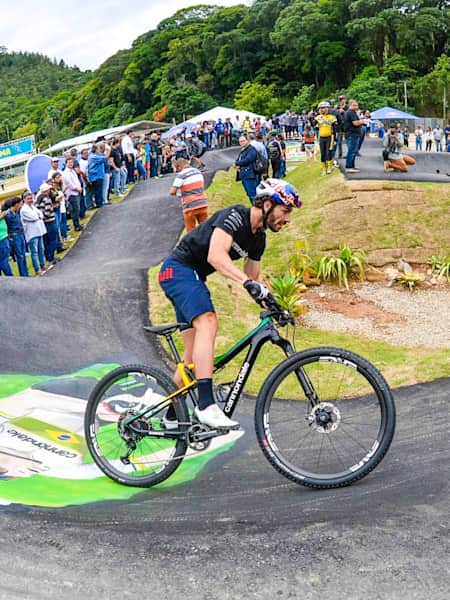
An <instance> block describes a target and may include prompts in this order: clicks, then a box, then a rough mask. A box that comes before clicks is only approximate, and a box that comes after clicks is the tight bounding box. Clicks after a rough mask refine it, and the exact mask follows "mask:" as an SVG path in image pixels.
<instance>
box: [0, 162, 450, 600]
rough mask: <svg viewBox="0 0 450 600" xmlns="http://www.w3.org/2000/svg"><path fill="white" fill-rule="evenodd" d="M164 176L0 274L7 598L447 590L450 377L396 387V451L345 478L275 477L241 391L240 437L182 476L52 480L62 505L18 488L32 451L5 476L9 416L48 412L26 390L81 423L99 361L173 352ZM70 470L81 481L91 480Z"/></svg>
mask: <svg viewBox="0 0 450 600" xmlns="http://www.w3.org/2000/svg"><path fill="white" fill-rule="evenodd" d="M232 156H233V153H232V152H226V151H223V152H217V153H214V155H213V154H210V155H209V156H208V161H209V162H210V163H212V161H214V169H217V168H225V167H227V166H228V165H229V164H230V162H231V157H232ZM212 174H213V169H212V168H211V169H210V170H209V172H208V178H210V177H211V176H212ZM170 183H171V177H164V178H163V179H160V180H158V181H151V182H148V183H145V182H143V183H141V184H139V185H138V186H137V187H136V188H135V189H134V190H133V192H132V193H131V194H130V195H129V197H128V198H127V199H126V200H124V201H123V202H121V203H119V204H116V205H114V206H108V207H104V208H102V209H101V210H99V211H98V212H97V213H96V214H95V216H94V217H93V219H92V220H91V222H90V223H89V225H88V227H87V228H86V230H85V232H84V234H83V235H82V236H81V238H80V240H79V241H78V242H77V244H76V246H75V247H74V248H73V249H72V251H71V253H70V254H69V255H68V256H67V257H66V258H65V259H64V261H62V262H61V263H59V264H58V265H57V266H56V267H55V268H54V269H53V270H52V271H51V272H50V273H49V274H48V275H46V276H45V277H43V278H32V279H28V280H27V279H24V278H8V279H6V278H4V279H3V278H2V281H1V284H2V285H1V288H2V289H1V295H2V315H3V318H2V320H1V321H0V332H1V340H2V350H1V354H0V366H1V367H0V368H1V372H2V373H3V377H4V381H5V383H4V385H3V386H1V387H0V391H1V393H2V400H1V401H2V402H3V403H4V402H5V398H6V399H7V398H11V397H14V398H15V409H14V407H12V405H11V404H10V405H9V408H8V410H9V412H10V413H11V414H10V415H9V418H8V419H7V418H6V417H4V423H3V426H2V436H3V438H2V436H0V466H1V464H2V460H1V459H2V453H3V462H4V464H5V466H4V467H3V468H2V473H3V475H4V476H5V481H4V482H0V483H5V487H4V490H6V491H5V492H4V495H6V496H7V488H8V486H10V485H11V484H16V482H21V483H22V487H21V488H20V489H19V487H18V489H19V491H17V490H16V494H17V495H16V496H14V494H13V496H12V499H11V497H9V499H8V498H6V500H4V501H3V504H4V507H3V509H2V511H1V512H0V519H1V523H2V541H3V543H2V550H1V556H2V567H3V584H2V585H0V597H1V598H8V599H11V598H32V599H35V598H46V599H49V598H60V597H61V596H64V597H65V598H81V597H85V596H86V594H89V593H92V594H95V595H96V597H97V598H108V599H109V598H128V597H135V595H136V593H139V594H144V593H146V595H149V596H150V597H152V598H153V597H159V596H160V595H161V594H165V596H166V597H168V598H172V597H175V596H178V595H180V594H183V595H184V597H193V598H194V597H196V598H240V597H249V598H250V597H258V598H273V597H274V595H278V596H280V597H291V598H297V597H298V598H316V597H317V598H319V597H324V594H326V595H327V596H328V597H329V598H332V599H334V598H336V599H337V598H362V597H364V598H382V597H383V598H391V599H396V598H408V599H409V598H424V597H428V598H433V599H438V598H446V597H447V592H448V588H449V585H450V569H449V563H448V556H449V550H450V544H449V535H448V534H449V521H448V515H449V513H450V500H449V491H450V490H449V416H450V413H449V400H450V379H445V380H440V381H435V382H433V383H430V384H426V385H418V386H414V387H409V388H402V389H399V390H396V392H395V400H396V404H397V411H398V426H397V431H396V436H395V438H394V442H393V444H392V446H391V449H390V451H389V453H388V455H387V456H386V458H385V459H384V460H383V462H382V463H381V464H380V465H379V466H378V468H377V469H376V470H375V471H374V472H373V473H371V474H370V475H369V476H368V477H366V478H365V479H364V480H363V481H361V482H360V483H358V484H356V485H353V486H352V487H349V488H345V489H341V490H331V491H322V492H317V491H310V490H308V489H306V488H303V487H301V486H297V485H295V484H292V483H290V482H288V481H287V480H285V479H284V478H283V477H282V476H281V475H279V474H278V473H277V472H276V471H275V470H274V469H273V468H272V467H271V466H270V465H269V464H268V463H267V462H266V460H265V459H264V457H263V455H262V453H261V451H260V449H259V447H258V445H257V442H256V439H255V435H254V431H253V411H254V400H253V399H251V398H245V399H244V400H243V401H241V403H240V405H239V406H238V414H237V417H238V419H239V420H240V422H241V424H242V428H243V430H244V432H245V433H244V435H243V436H241V437H239V438H237V439H236V440H234V441H233V443H231V444H229V446H228V447H227V448H226V450H224V451H221V452H217V453H215V454H214V455H212V456H211V457H210V459H208V460H205V461H203V463H202V464H199V465H197V466H196V467H195V468H194V469H191V471H189V472H188V473H187V474H185V476H181V477H180V478H179V480H177V482H176V484H174V485H168V486H166V487H164V486H162V487H160V488H158V489H156V488H153V489H149V490H143V491H139V493H137V492H136V490H135V489H134V488H133V491H132V492H130V494H129V495H127V494H128V490H129V488H124V487H123V486H118V485H116V484H115V483H114V482H110V481H109V480H107V482H106V484H105V485H106V486H109V487H108V491H107V493H105V495H103V496H102V495H101V494H100V495H97V496H95V497H93V498H92V499H91V500H90V501H89V493H88V491H86V490H89V489H90V487H91V486H92V481H91V482H89V481H88V482H87V483H86V482H82V485H83V486H84V488H83V490H84V494H85V495H84V496H83V495H82V494H81V496H77V498H80V497H81V498H82V499H83V498H84V500H82V501H79V500H77V502H74V503H70V501H62V500H61V497H60V496H59V495H58V492H55V494H56V496H54V497H53V500H54V502H52V494H51V493H50V492H48V490H46V489H44V488H45V486H43V487H41V495H42V496H43V497H45V498H47V500H46V502H41V503H40V502H39V501H37V499H38V498H39V497H40V496H39V488H36V490H35V491H34V494H35V496H34V498H35V499H36V500H35V501H33V499H31V500H29V501H28V502H19V501H17V498H22V497H27V496H26V490H27V488H28V489H30V488H32V486H33V481H34V480H38V479H39V477H40V475H38V474H34V475H32V474H30V472H26V466H25V467H24V466H23V463H22V464H21V465H20V467H18V466H17V465H16V467H15V468H16V471H14V469H13V468H12V469H11V472H10V476H9V477H8V457H6V458H4V457H5V450H4V448H3V449H2V448H1V445H2V443H3V446H8V444H6V443H5V442H4V435H5V429H7V428H8V427H10V428H11V427H12V428H15V429H14V430H15V431H19V432H20V431H23V428H24V423H23V418H24V417H27V418H28V419H35V422H36V421H39V414H40V413H39V412H38V411H39V410H42V409H43V408H44V409H45V406H44V407H42V406H39V405H38V404H37V401H36V402H35V403H34V404H33V403H32V404H31V405H30V404H26V403H27V402H29V398H38V399H39V398H45V394H46V393H48V394H50V397H51V398H53V400H55V398H63V400H64V401H65V402H66V401H67V404H64V411H63V412H64V417H66V416H67V413H70V416H71V417H73V419H74V420H75V422H77V419H78V423H79V424H80V423H81V419H82V414H81V413H80V406H81V407H83V405H84V404H83V403H85V400H86V398H87V396H88V394H89V392H90V390H91V389H92V387H93V385H95V382H96V377H98V376H99V374H101V371H102V368H104V369H107V368H110V366H111V365H114V364H118V363H144V364H150V365H157V366H161V364H162V361H161V355H160V351H159V349H158V347H157V346H156V345H153V340H152V339H151V338H149V337H148V335H146V334H145V333H144V332H143V329H142V327H143V325H145V324H146V323H147V315H148V304H147V269H148V268H149V267H150V266H152V265H155V264H158V263H159V262H160V261H161V260H162V258H163V257H164V256H165V255H166V254H167V253H168V252H169V251H170V249H171V248H172V247H173V245H174V242H175V241H176V240H177V238H178V236H179V234H180V232H181V230H182V217H181V214H180V207H179V204H178V200H177V199H175V198H170V197H169V196H168V194H167V191H168V188H169V187H170ZM243 333H244V332H243ZM18 381H20V382H21V384H20V386H19V387H20V389H19V388H17V385H18V383H17V382H18ZM7 386H10V387H9V388H8V387H7ZM21 402H22V403H23V406H27V407H28V408H27V411H28V412H27V411H24V414H20V406H22V404H20V403H21ZM30 406H31V409H30ZM47 408H48V406H47ZM52 408H53V412H57V410H56V408H55V407H54V406H52ZM11 415H12V416H11ZM74 430H76V426H75V425H73V426H72V428H71V431H74ZM79 430H80V429H78V431H79ZM31 431H32V430H31ZM64 431H65V430H63V431H62V432H61V431H58V429H57V428H56V429H54V430H52V431H51V432H50V433H51V434H52V435H54V436H56V437H55V438H54V439H55V443H56V444H59V445H60V444H64V443H67V444H68V448H69V451H68V452H69V454H70V453H71V452H72V453H75V452H76V447H77V446H76V445H77V443H78V442H79V441H80V440H79V439H78V437H79V436H77V435H75V434H74V435H73V438H72V439H68V438H67V435H66V434H64ZM50 433H49V431H48V430H46V433H45V435H47V436H49V435H50ZM34 434H35V435H36V436H37V435H38V434H39V435H40V436H43V435H44V433H43V432H42V431H37V432H36V431H35V432H34ZM34 434H33V433H31V434H30V436H29V437H32V435H34ZM14 435H15V436H16V437H17V434H14ZM25 441H27V440H25ZM28 442H29V440H28ZM21 469H22V471H21ZM24 469H25V474H24ZM179 470H181V467H180V469H179ZM177 473H178V471H177ZM66 475H67V476H69V475H70V474H68V473H66ZM175 475H176V474H175ZM175 475H174V477H175ZM69 479H70V477H69ZM23 482H25V483H26V484H27V485H24V483H23ZM71 485H72V486H73V490H74V494H78V492H75V490H76V489H77V486H78V485H81V484H80V482H79V481H78V480H73V481H72V484H71ZM17 486H19V484H18V483H17ZM102 489H103V488H102ZM112 489H114V490H118V489H120V490H127V494H126V493H125V491H123V492H122V491H121V492H120V493H119V494H118V495H115V492H111V490H112ZM97 491H98V490H97ZM21 494H22V495H21ZM14 498H16V500H14ZM55 498H56V499H55ZM86 498H88V500H86ZM149 592H151V593H149Z"/></svg>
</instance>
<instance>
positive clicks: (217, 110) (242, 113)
mask: <svg viewBox="0 0 450 600" xmlns="http://www.w3.org/2000/svg"><path fill="white" fill-rule="evenodd" d="M236 116H239V120H240V121H243V120H244V119H245V117H246V116H249V117H250V120H253V119H255V118H256V119H258V118H259V119H263V118H264V115H257V114H256V113H254V112H251V111H249V110H236V109H235V108H226V107H225V106H215V107H214V108H211V109H210V110H207V111H206V112H203V113H201V114H200V115H196V116H194V117H191V118H190V119H189V121H190V122H194V123H202V122H203V121H217V120H218V119H222V121H225V119H231V122H233V121H234V120H235V118H236Z"/></svg>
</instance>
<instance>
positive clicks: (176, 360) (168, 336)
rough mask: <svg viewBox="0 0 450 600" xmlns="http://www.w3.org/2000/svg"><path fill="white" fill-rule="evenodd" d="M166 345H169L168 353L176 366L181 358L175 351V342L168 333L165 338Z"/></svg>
mask: <svg viewBox="0 0 450 600" xmlns="http://www.w3.org/2000/svg"><path fill="white" fill-rule="evenodd" d="M165 338H166V340H167V343H168V344H169V348H170V351H171V352H172V356H173V358H174V359H175V362H176V363H177V364H178V363H180V362H181V356H180V353H179V352H178V350H177V347H176V346H175V342H174V341H173V339H172V336H171V334H170V333H168V334H166V336H165Z"/></svg>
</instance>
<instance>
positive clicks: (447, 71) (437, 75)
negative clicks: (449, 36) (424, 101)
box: [428, 54, 450, 120]
mask: <svg viewBox="0 0 450 600" xmlns="http://www.w3.org/2000/svg"><path fill="white" fill-rule="evenodd" d="M428 79H429V80H430V81H431V82H432V83H433V85H434V88H435V90H436V91H437V93H438V94H439V96H440V98H441V99H442V118H443V119H444V120H445V119H446V118H447V106H448V98H449V97H450V57H449V56H448V55H447V54H442V55H441V56H440V57H439V58H438V59H437V62H436V65H435V67H434V69H433V71H432V72H431V73H430V74H429V75H428Z"/></svg>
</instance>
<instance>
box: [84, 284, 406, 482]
mask: <svg viewBox="0 0 450 600" xmlns="http://www.w3.org/2000/svg"><path fill="white" fill-rule="evenodd" d="M260 304H261V308H262V309H263V310H262V312H261V314H260V319H261V320H260V323H259V324H258V325H257V327H255V328H254V329H253V330H252V331H250V332H249V333H247V335H245V336H244V337H243V338H242V339H241V340H240V341H238V342H237V343H236V344H235V345H234V346H233V347H232V348H230V349H229V350H228V351H227V352H225V353H224V354H222V355H220V356H218V357H216V358H215V360H214V371H215V373H216V372H217V371H219V370H221V369H222V368H223V367H224V366H225V365H226V364H228V363H229V362H230V361H231V360H233V359H234V358H235V357H236V356H237V355H238V354H240V353H241V352H242V351H243V350H244V349H246V348H247V353H246V355H245V359H244V362H243V363H242V366H241V367H240V369H239V371H238V374H237V376H236V379H235V381H233V382H232V383H231V384H228V385H224V384H221V385H218V386H217V387H216V398H217V400H218V402H219V404H222V406H223V411H224V413H225V414H226V415H228V416H229V417H231V416H232V415H233V412H234V410H235V408H236V406H237V404H238V401H239V399H240V397H241V392H242V390H243V388H244V386H245V383H246V381H247V379H248V377H249V374H250V372H251V370H252V367H253V365H254V364H255V361H256V360H257V358H258V355H259V352H260V350H261V348H262V347H263V346H264V345H265V344H266V343H269V342H270V343H272V344H274V345H276V346H278V347H279V348H281V350H282V351H283V352H284V354H285V355H286V358H285V359H283V360H282V361H281V362H280V363H279V364H278V365H277V366H276V367H275V368H274V369H273V370H272V372H271V373H270V375H269V376H268V377H267V379H266V380H265V382H264V383H263V385H262V387H261V390H260V392H259V394H258V397H257V400H256V406H255V416H254V420H255V428H256V436H257V439H258V442H259V445H260V447H261V449H262V451H263V453H264V455H265V456H266V458H267V459H268V461H269V462H270V463H271V464H272V465H273V466H274V467H275V469H277V470H278V471H279V472H280V473H281V474H282V475H284V476H285V477H287V478H288V479H290V480H291V481H294V482H295V483H298V484H301V485H304V486H307V487H311V488H322V489H327V488H336V487H341V486H346V485H350V484H352V483H354V482H355V481H358V480H359V479H362V478H363V477H365V476H366V475H367V474H368V473H370V471H372V470H373V469H374V468H375V467H376V466H377V465H378V464H379V462H380V461H381V460H382V459H383V457H384V456H385V454H386V452H387V451H388V449H389V446H390V443H391V441H392V438H393V435H394V429H395V405H394V401H393V398H392V394H391V391H390V389H389V386H388V384H387V383H386V381H385V379H384V377H383V376H382V375H381V374H380V372H379V371H378V370H377V369H376V368H375V367H374V366H373V365H372V364H370V363H369V362H368V361H367V360H366V359H364V358H363V357H361V356H359V355H357V354H355V353H354V352H351V351H349V350H345V349H341V348H333V347H320V348H312V349H307V350H303V351H301V352H296V351H295V349H294V346H293V344H292V343H291V342H290V341H289V340H288V339H286V338H285V337H282V336H281V335H280V331H279V329H281V328H282V327H285V326H287V325H294V326H295V320H294V319H293V318H292V316H291V315H290V314H289V313H288V312H287V311H286V310H283V309H282V308H281V307H280V305H279V304H278V303H277V302H276V301H275V299H274V298H273V296H271V295H269V296H268V297H267V298H266V299H265V300H263V301H262V302H260ZM185 327H187V325H186V324H182V323H173V324H170V325H162V326H155V327H152V326H147V327H145V330H146V331H147V332H150V333H152V334H155V335H158V336H162V337H164V338H165V339H166V340H167V343H168V347H169V348H170V352H171V354H172V356H173V358H174V360H175V363H176V365H177V370H178V372H179V373H180V376H181V378H182V381H183V385H182V387H180V388H177V387H176V386H175V384H174V383H173V381H172V378H171V377H170V376H169V375H168V374H166V373H164V372H163V371H161V370H159V369H155V368H153V367H148V366H143V365H128V366H121V367H118V368H117V369H115V370H113V371H112V372H110V373H109V374H107V375H106V376H105V377H104V378H103V379H102V380H101V381H99V382H98V384H97V385H96V387H95V388H94V390H93V392H92V394H91V396H90V398H89V400H88V404H87V409H86V415H85V435H86V441H87V445H88V448H89V451H90V453H91V455H92V457H93V459H94V461H95V463H96V464H97V465H98V467H99V468H100V469H101V470H102V471H103V473H105V474H106V475H107V476H108V477H110V478H111V479H113V480H115V481H117V482H119V483H122V484H125V485H129V486H140V487H148V486H152V485H155V484H158V483H160V482H162V481H164V480H165V479H167V478H168V477H169V476H170V475H172V473H173V472H174V471H175V470H176V469H177V468H178V467H179V465H180V464H181V462H182V460H183V458H184V457H185V455H186V452H187V451H188V450H190V451H191V452H202V451H204V450H206V448H207V447H208V446H209V444H210V443H211V441H212V440H213V438H216V437H218V436H223V435H227V434H228V433H229V431H228V430H220V429H210V428H209V427H207V426H206V425H203V424H202V423H199V422H197V421H196V420H195V417H194V415H193V407H194V406H195V405H196V401H197V400H196V398H197V397H196V385H197V382H196V380H195V375H194V365H186V364H184V363H183V361H182V359H181V357H180V354H179V352H178V350H177V347H176V345H175V342H174V339H173V334H174V333H175V332H176V331H177V330H180V329H183V328H185ZM294 332H295V329H294ZM171 405H172V406H173V408H174V411H175V414H176V419H177V421H176V423H177V424H174V426H173V427H168V426H167V418H166V412H167V409H168V407H169V406H171Z"/></svg>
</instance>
